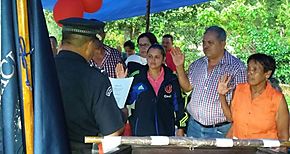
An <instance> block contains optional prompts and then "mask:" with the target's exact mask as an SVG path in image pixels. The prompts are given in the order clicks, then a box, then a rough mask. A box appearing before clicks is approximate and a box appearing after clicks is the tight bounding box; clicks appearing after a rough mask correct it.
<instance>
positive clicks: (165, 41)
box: [162, 34, 176, 72]
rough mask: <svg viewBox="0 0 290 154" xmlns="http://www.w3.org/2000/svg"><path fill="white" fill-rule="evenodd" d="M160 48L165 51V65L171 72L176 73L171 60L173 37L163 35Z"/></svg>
mask: <svg viewBox="0 0 290 154" xmlns="http://www.w3.org/2000/svg"><path fill="white" fill-rule="evenodd" d="M162 46H163V47H164V48H165V51H166V59H165V63H166V65H167V67H169V68H170V69H171V70H172V71H173V72H176V66H175V64H174V62H173V60H172V56H171V51H172V50H173V36H172V35H170V34H165V35H164V36H163V37H162Z"/></svg>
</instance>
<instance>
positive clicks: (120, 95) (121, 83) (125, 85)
mask: <svg viewBox="0 0 290 154" xmlns="http://www.w3.org/2000/svg"><path fill="white" fill-rule="evenodd" d="M109 79H110V82H111V84H112V88H113V94H114V96H115V99H116V102H117V105H118V107H119V108H120V109H122V108H124V106H125V103H126V99H127V97H128V94H129V91H130V87H131V85H132V82H133V79H134V77H129V78H120V79H118V78H109Z"/></svg>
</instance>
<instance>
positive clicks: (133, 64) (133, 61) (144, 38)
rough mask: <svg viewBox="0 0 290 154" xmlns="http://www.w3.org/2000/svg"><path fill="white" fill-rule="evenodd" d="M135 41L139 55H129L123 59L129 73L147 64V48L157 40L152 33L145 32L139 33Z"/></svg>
mask: <svg viewBox="0 0 290 154" xmlns="http://www.w3.org/2000/svg"><path fill="white" fill-rule="evenodd" d="M137 43H138V47H139V55H136V54H135V55H131V56H129V57H128V58H127V60H126V61H125V63H126V64H127V68H128V72H129V74H131V73H134V72H135V71H137V70H140V69H141V68H142V67H143V66H144V65H146V64H147V59H146V58H147V50H148V48H149V47H150V46H151V45H153V44H155V43H158V42H157V38H156V36H155V35H154V34H153V33H151V32H146V33H142V34H141V35H139V37H138V39H137Z"/></svg>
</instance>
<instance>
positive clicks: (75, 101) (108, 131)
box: [55, 18, 124, 153]
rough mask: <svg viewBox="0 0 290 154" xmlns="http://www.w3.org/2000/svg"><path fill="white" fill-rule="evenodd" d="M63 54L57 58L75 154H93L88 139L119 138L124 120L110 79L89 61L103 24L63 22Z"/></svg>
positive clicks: (70, 138) (99, 38)
mask: <svg viewBox="0 0 290 154" xmlns="http://www.w3.org/2000/svg"><path fill="white" fill-rule="evenodd" d="M60 23H61V24H62V25H63V29H62V42H61V51H59V54H58V55H57V56H56V57H55V62H56V67H57V73H58V78H59V83H60V89H61V92H62V99H63V105H64V110H65V118H66V124H67V128H68V134H69V140H70V144H71V149H72V152H73V153H91V149H92V146H91V144H88V145H87V144H84V143H83V142H84V137H85V136H95V135H100V134H101V135H104V136H105V135H120V134H121V133H122V131H123V126H124V118H123V115H122V111H121V110H120V109H119V108H118V106H117V105H116V100H115V98H114V96H113V93H112V86H111V84H110V81H109V79H108V77H106V76H104V75H103V74H102V73H101V72H100V71H99V70H98V69H96V68H93V67H90V65H89V63H88V61H89V60H91V59H92V57H93V53H94V52H93V51H94V50H95V49H96V48H97V47H98V44H100V40H101V39H102V38H101V36H100V35H99V33H100V32H101V28H102V27H103V26H104V25H102V24H103V23H102V22H99V21H95V20H87V19H82V18H68V19H64V20H61V21H60Z"/></svg>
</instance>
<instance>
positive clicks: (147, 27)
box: [146, 0, 151, 32]
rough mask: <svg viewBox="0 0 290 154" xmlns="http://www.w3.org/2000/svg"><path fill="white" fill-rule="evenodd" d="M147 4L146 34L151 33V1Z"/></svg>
mask: <svg viewBox="0 0 290 154" xmlns="http://www.w3.org/2000/svg"><path fill="white" fill-rule="evenodd" d="M146 2H147V4H146V32H149V26H150V7H151V0H146Z"/></svg>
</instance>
